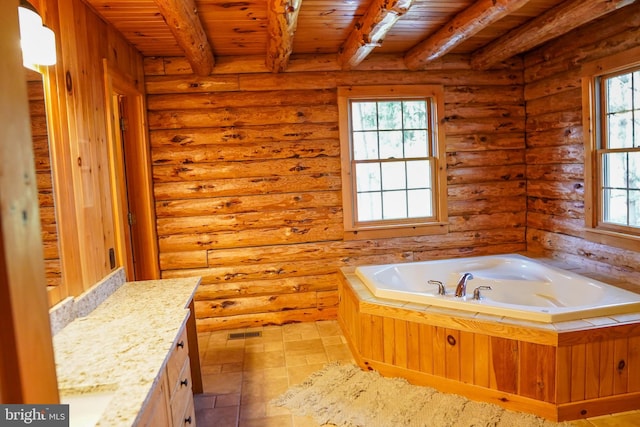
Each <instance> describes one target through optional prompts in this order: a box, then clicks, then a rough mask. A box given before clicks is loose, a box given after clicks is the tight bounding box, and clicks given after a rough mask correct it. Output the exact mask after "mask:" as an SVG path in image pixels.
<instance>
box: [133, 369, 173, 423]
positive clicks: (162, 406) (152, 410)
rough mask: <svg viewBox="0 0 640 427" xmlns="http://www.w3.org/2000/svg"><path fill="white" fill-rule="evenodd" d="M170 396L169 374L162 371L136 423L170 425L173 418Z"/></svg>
mask: <svg viewBox="0 0 640 427" xmlns="http://www.w3.org/2000/svg"><path fill="white" fill-rule="evenodd" d="M168 397H169V395H168V393H167V375H166V374H165V373H164V372H162V375H161V377H160V380H159V381H158V384H157V385H156V386H155V387H154V388H153V390H151V393H150V397H149V401H148V402H147V404H146V406H145V407H144V409H143V412H142V414H141V415H140V418H139V419H138V422H137V423H136V425H137V426H139V427H153V426H168V425H169V423H170V421H169V420H170V419H171V416H170V413H169V400H168Z"/></svg>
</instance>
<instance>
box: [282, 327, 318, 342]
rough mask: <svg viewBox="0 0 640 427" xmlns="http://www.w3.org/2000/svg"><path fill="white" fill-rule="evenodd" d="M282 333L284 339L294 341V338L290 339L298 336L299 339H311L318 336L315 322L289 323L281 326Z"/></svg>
mask: <svg viewBox="0 0 640 427" xmlns="http://www.w3.org/2000/svg"><path fill="white" fill-rule="evenodd" d="M282 335H283V338H284V341H296V339H290V338H293V337H297V336H300V338H299V339H313V338H320V334H319V333H318V328H317V327H316V324H315V323H290V324H288V325H284V326H283V327H282Z"/></svg>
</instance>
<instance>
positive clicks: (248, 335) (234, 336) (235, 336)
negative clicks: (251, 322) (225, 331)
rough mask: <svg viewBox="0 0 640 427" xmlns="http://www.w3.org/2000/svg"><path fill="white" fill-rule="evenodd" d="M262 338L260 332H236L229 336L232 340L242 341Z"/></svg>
mask: <svg viewBox="0 0 640 427" xmlns="http://www.w3.org/2000/svg"><path fill="white" fill-rule="evenodd" d="M261 336H262V332H260V331H255V332H236V333H233V334H229V338H228V339H230V340H240V339H243V338H255V337H261Z"/></svg>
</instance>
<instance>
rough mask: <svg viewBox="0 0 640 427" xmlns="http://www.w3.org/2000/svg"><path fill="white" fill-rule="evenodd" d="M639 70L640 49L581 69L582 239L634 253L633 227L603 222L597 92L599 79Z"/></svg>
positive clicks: (638, 236)
mask: <svg viewBox="0 0 640 427" xmlns="http://www.w3.org/2000/svg"><path fill="white" fill-rule="evenodd" d="M638 67H640V48H635V49H632V50H630V51H626V52H621V53H618V54H615V55H611V56H608V57H605V58H600V59H598V60H596V61H593V62H589V63H587V64H584V65H583V66H582V103H583V105H582V114H583V133H584V151H585V170H584V175H585V192H584V198H585V207H584V208H585V229H584V231H585V237H586V238H587V239H588V240H591V241H593V242H596V243H601V244H606V245H610V246H616V247H620V248H624V249H631V250H637V248H638V245H639V244H640V233H639V232H638V230H637V229H635V228H634V227H625V226H622V225H616V224H612V223H607V222H604V221H602V218H603V213H602V210H603V201H602V196H601V191H600V190H601V188H602V183H603V175H602V164H601V160H600V159H601V155H602V153H603V152H604V150H602V149H601V140H602V135H601V132H602V131H603V128H604V126H603V125H602V120H603V115H604V113H603V110H604V107H603V103H604V100H602V99H601V92H600V90H601V89H600V80H601V78H602V77H605V76H610V75H612V74H616V73H618V74H622V73H623V72H624V71H626V70H632V69H634V68H636V69H637V68H638Z"/></svg>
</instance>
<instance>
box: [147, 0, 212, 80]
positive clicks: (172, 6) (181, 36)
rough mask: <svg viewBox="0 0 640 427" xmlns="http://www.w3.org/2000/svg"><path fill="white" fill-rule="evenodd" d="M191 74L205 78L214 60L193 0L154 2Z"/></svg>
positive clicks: (162, 0)
mask: <svg viewBox="0 0 640 427" xmlns="http://www.w3.org/2000/svg"><path fill="white" fill-rule="evenodd" d="M154 2H155V4H156V5H157V6H158V9H160V13H161V14H162V16H163V18H164V20H165V21H166V23H167V26H168V27H169V30H170V31H171V33H172V34H173V36H174V37H175V39H176V42H177V43H178V46H180V48H181V49H182V50H183V51H184V56H185V57H186V58H187V60H188V61H189V64H191V68H192V69H193V72H194V73H195V74H197V75H199V76H207V75H209V74H211V71H213V66H214V64H215V60H214V58H213V51H212V50H211V46H210V45H209V40H208V39H207V34H206V33H205V31H204V28H203V26H202V22H201V21H200V18H199V17H198V12H197V8H196V4H195V1H194V0H154Z"/></svg>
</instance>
